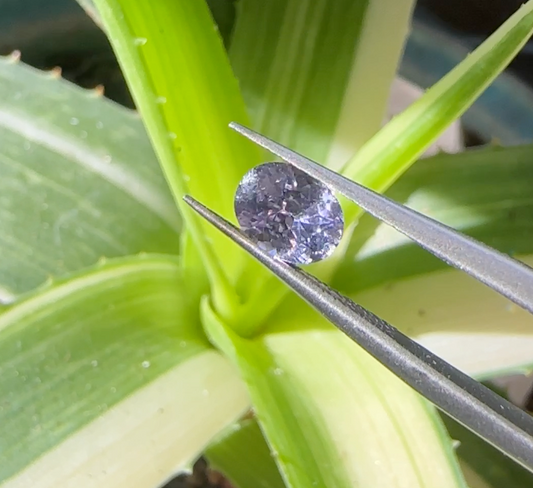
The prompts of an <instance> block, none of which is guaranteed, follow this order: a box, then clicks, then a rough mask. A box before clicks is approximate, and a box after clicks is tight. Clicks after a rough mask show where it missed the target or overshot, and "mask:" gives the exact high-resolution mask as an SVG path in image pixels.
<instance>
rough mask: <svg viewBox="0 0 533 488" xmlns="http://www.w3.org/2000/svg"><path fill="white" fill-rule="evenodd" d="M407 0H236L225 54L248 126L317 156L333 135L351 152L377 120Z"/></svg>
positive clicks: (404, 29)
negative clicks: (244, 105) (243, 103)
mask: <svg viewBox="0 0 533 488" xmlns="http://www.w3.org/2000/svg"><path fill="white" fill-rule="evenodd" d="M412 5H413V2H412V1H411V0H400V1H398V0H377V1H376V0H372V1H369V0H362V1H357V2H353V1H352V0H341V1H337V2H335V3H334V4H331V3H330V2H328V1H327V0H317V1H312V2H309V1H305V2H302V1H301V0H288V1H287V0H274V1H269V2H261V1H257V0H242V1H241V2H239V4H238V16H237V22H236V24H235V29H234V33H233V38H232V42H231V48H230V58H231V62H232V66H233V68H234V70H235V73H236V75H237V77H238V78H239V81H240V84H241V89H242V91H243V95H244V97H245V99H246V102H247V106H248V108H249V110H250V114H251V118H252V122H253V126H254V128H255V129H256V130H258V131H260V132H262V133H264V134H265V135H267V136H268V137H271V138H273V139H275V140H277V141H278V142H280V143H282V144H286V145H288V146H290V147H291V148H292V149H294V150H296V151H300V152H302V153H304V154H306V155H308V156H309V157H312V158H314V159H317V160H319V161H325V160H326V159H328V154H329V152H330V149H331V147H332V144H333V143H334V142H336V143H338V144H342V145H344V144H346V143H347V144H348V146H349V148H348V154H347V155H346V157H350V156H352V154H353V152H354V151H355V150H356V149H357V148H358V147H359V146H360V145H361V144H362V143H364V142H366V140H367V139H368V138H369V137H370V136H372V135H373V134H374V133H375V132H376V131H377V130H378V129H379V128H380V126H381V123H382V121H383V118H384V115H385V110H386V104H387V101H388V98H389V92H390V85H391V83H392V80H393V78H394V76H395V72H396V67H397V64H398V60H399V58H400V55H401V52H402V48H403V43H404V40H405V37H406V35H407V29H408V24H409V20H410V14H411V9H412ZM258 26H260V28H258ZM376 59H380V63H379V66H377V65H376V63H375V60H376ZM369 86H370V87H371V89H370V90H368V88H369ZM354 113H355V117H354ZM346 119H348V120H346ZM347 126H350V129H349V132H348V134H346V128H347ZM347 135H348V137H347ZM347 138H348V139H349V142H348V141H346V139H347ZM344 151H346V148H344ZM341 154H344V153H341ZM337 157H338V154H337ZM337 163H338V161H337Z"/></svg>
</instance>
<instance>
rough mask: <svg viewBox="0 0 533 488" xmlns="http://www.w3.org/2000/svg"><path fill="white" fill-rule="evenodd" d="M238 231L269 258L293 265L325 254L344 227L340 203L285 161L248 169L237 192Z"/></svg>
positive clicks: (326, 189) (333, 247)
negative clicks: (266, 253) (254, 243)
mask: <svg viewBox="0 0 533 488" xmlns="http://www.w3.org/2000/svg"><path fill="white" fill-rule="evenodd" d="M235 214H236V215H237V220H238V221H239V224H240V226H241V230H242V231H243V232H244V233H245V234H246V235H248V236H249V237H250V238H251V239H253V240H254V241H255V242H257V245H258V246H259V247H260V248H261V249H263V250H264V251H266V252H268V253H269V254H270V255H271V256H272V257H277V258H279V259H281V260H283V261H286V262H288V263H293V264H309V263H313V262H315V261H320V260H322V259H325V258H327V257H328V256H330V255H331V253H332V252H333V251H334V250H335V248H336V247H337V245H338V244H339V242H340V240H341V237H342V233H343V230H344V218H343V214H342V209H341V206H340V204H339V202H338V200H337V199H336V198H335V196H334V195H333V193H332V192H331V190H330V189H329V188H328V187H327V186H325V185H324V184H322V183H320V182H319V181H318V180H316V179H315V178H313V177H311V176H308V175H307V174H306V173H304V172H303V171H301V170H299V169H297V168H295V167H293V166H291V165H290V164H286V163H265V164H262V165H260V166H256V167H255V168H252V169H251V170H250V171H248V173H246V175H244V177H243V179H242V180H241V182H240V184H239V187H238V188H237V192H236V194H235Z"/></svg>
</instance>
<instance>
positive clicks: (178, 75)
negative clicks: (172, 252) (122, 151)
mask: <svg viewBox="0 0 533 488" xmlns="http://www.w3.org/2000/svg"><path fill="white" fill-rule="evenodd" d="M95 4H96V6H97V7H98V10H99V12H100V15H101V17H102V20H103V22H104V25H105V27H106V30H107V32H108V34H109V38H110V41H111V44H112V45H113V48H114V50H115V53H116V55H117V58H118V60H119V63H120V64H121V66H122V69H123V72H124V75H125V77H126V80H127V82H128V84H129V86H130V89H131V91H132V94H133V97H134V99H135V102H136V104H137V107H138V108H139V111H140V113H141V115H142V117H143V120H144V122H145V124H146V127H147V130H148V133H149V135H150V137H151V139H152V142H153V144H154V147H155V150H156V153H157V154H158V156H159V160H160V162H161V165H162V167H163V170H164V173H165V175H166V177H167V181H168V183H169V185H170V187H171V190H172V193H173V194H174V197H175V199H176V202H177V204H178V206H179V207H180V209H181V211H182V213H183V216H184V219H185V220H186V222H187V225H188V229H189V231H190V232H191V234H192V236H193V239H194V241H195V244H196V246H197V247H198V248H199V250H200V252H201V254H202V257H203V259H204V263H205V265H206V267H207V269H208V271H209V273H210V276H211V279H212V282H213V283H214V284H215V288H214V292H215V294H216V293H219V292H220V293H222V294H224V298H223V299H222V301H223V302H224V301H228V300H229V301H231V292H230V291H229V287H228V286H227V283H226V278H225V275H224V273H223V272H222V271H221V270H220V267H222V268H223V269H224V272H225V273H227V275H228V276H229V277H230V278H231V279H234V278H235V277H236V274H237V273H238V271H239V270H240V268H241V265H242V263H243V260H244V258H245V255H244V254H243V253H242V252H241V251H240V250H238V249H237V247H236V246H234V245H233V244H231V243H230V242H229V241H228V240H226V239H223V238H221V235H220V233H218V232H217V231H216V229H213V228H212V226H209V225H208V224H206V223H201V222H200V220H198V219H196V218H193V215H192V213H191V212H190V209H188V208H187V207H186V206H185V205H184V204H183V203H182V200H181V197H182V196H183V195H184V194H185V193H190V194H192V195H193V196H194V197H195V198H197V199H198V200H200V201H201V202H202V203H204V204H206V205H208V206H209V207H211V208H213V209H215V210H216V211H217V212H219V213H221V214H222V215H224V216H225V217H226V218H230V219H233V194H234V191H235V189H236V187H237V184H238V182H239V180H240V178H241V177H242V175H243V174H244V173H245V172H246V171H247V170H248V169H249V168H251V167H252V166H254V165H256V164H257V163H258V162H259V150H258V149H257V148H256V147H255V146H254V145H253V144H251V143H250V142H248V141H246V140H245V139H244V138H242V137H239V136H238V135H237V134H234V133H232V131H231V130H230V129H229V128H228V124H229V122H230V121H232V120H237V121H241V122H242V123H244V124H246V123H247V117H246V114H245V107H244V103H243V101H242V100H241V98H240V93H239V89H238V85H237V82H236V80H235V78H234V77H233V74H232V72H231V68H230V66H229V62H228V59H227V57H226V53H225V51H224V46H223V44H222V41H221V39H220V37H219V35H218V33H217V32H216V29H215V26H214V25H213V20H212V18H211V16H210V13H209V9H208V7H207V5H206V3H205V2H204V1H203V0H192V1H191V0H160V1H157V2H131V1H129V0H95ZM204 233H205V234H207V236H208V237H209V239H210V240H212V244H213V246H212V249H211V247H210V246H209V245H208V244H207V242H206V240H205V238H204V235H203V234H204ZM213 252H214V253H215V254H216V257H215V256H213ZM225 305H227V304H225V303H223V304H222V306H225Z"/></svg>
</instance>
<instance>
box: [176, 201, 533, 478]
mask: <svg viewBox="0 0 533 488" xmlns="http://www.w3.org/2000/svg"><path fill="white" fill-rule="evenodd" d="M185 201H186V202H187V203H188V204H189V205H190V206H191V207H192V208H193V209H194V210H196V212H198V213H199V214H200V215H201V216H202V217H204V218H205V219H206V220H208V221H209V222H211V223H212V224H213V225H214V226H215V227H217V228H218V229H219V230H221V231H222V232H223V233H224V234H226V235H227V236H228V237H230V238H231V239H232V240H233V241H234V242H236V243H237V244H238V245H240V246H241V247H242V248H244V249H245V250H246V251H248V252H249V253H250V254H251V255H252V256H254V257H255V258H256V259H258V260H259V261H260V262H261V263H263V264H264V265H265V266H266V267H267V268H268V269H270V270H271V271H272V272H273V273H274V274H276V276H277V277H278V278H279V279H280V280H282V281H283V282H285V283H286V284H287V285H288V286H290V287H291V288H292V289H293V290H294V291H295V292H296V293H298V295H300V296H301V297H302V298H303V299H304V300H306V301H307V302H308V303H309V304H310V305H312V306H313V307H314V308H315V309H317V310H318V311H319V312H320V313H321V314H322V315H324V316H325V317H326V318H327V319H328V320H329V321H331V322H332V323H333V324H335V325H336V326H337V327H338V328H339V329H340V330H342V331H343V332H344V333H345V334H346V335H348V336H349V337H350V338H351V339H353V340H354V341H355V342H357V343H358V344H359V345H360V346H361V347H363V348H364V349H365V350H366V351H367V352H369V353H370V354H371V355H372V356H374V357H375V358H376V359H377V360H378V361H380V362H381V363H382V364H384V365H385V366H386V367H387V368H388V369H390V370H391V371H392V372H394V373H395V374H396V375H397V376H398V377H400V378H401V379H402V380H403V381H405V382H406V383H407V384H408V385H410V386H411V387H412V388H414V389H415V390H416V391H418V392H419V393H421V394H422V395H424V396H425V397H426V398H427V399H428V400H430V401H431V402H432V403H434V404H435V405H436V406H437V407H438V408H440V409H441V410H442V411H444V412H446V413H447V414H448V415H450V416H451V417H453V418H454V419H456V420H457V421H458V422H460V423H461V424H463V425H464V426H465V427H467V428H469V429H471V430H472V431H473V432H475V433H477V434H478V435H479V436H481V437H482V438H483V439H485V440H486V441H488V442H489V443H491V444H492V445H494V446H495V447H496V448H498V449H500V450H501V451H502V452H504V453H506V454H507V455H508V456H510V457H512V458H513V459H515V460H516V461H517V462H518V463H520V464H522V465H523V466H524V467H525V468H527V469H529V470H530V471H532V472H533V418H532V417H530V416H529V415H527V414H526V413H524V412H523V411H521V410H520V409H518V408H517V407H515V406H514V405H512V404H511V403H509V402H507V401H506V400H504V399H503V398H501V397H499V396H498V395H496V394H495V393H494V392H492V391H491V390H489V389H488V388H486V387H485V386H483V385H481V384H480V383H478V382H477V381H475V380H473V379H472V378H470V377H469V376H467V375H465V374H464V373H462V372H460V371H459V370H458V369H456V368H454V367H453V366H451V365H450V364H448V363H447V362H445V361H443V360H442V359H440V358H439V357H438V356H435V355H434V354H433V353H431V352H430V351H428V350H427V349H425V348H424V347H422V346H421V345H419V344H418V343H416V342H414V341H413V340H411V339H409V338H408V337H407V336H405V335H404V334H402V333H401V332H399V331H398V330H397V329H395V328H394V327H392V326H391V325H389V324H388V323H387V322H385V321H383V320H381V319H380V318H379V317H377V316H375V315H374V314H372V313H371V312H369V311H368V310H366V309H364V308H363V307H361V306H360V305H357V304H355V303H354V302H352V301H351V300H349V299H348V298H346V297H344V296H342V295H340V294H339V293H337V292H335V291H334V290H332V289H330V288H329V287H328V286H327V285H325V284H324V283H321V282H320V281H318V280H317V279H316V278H313V277H312V276H310V275H308V274H307V273H305V272H303V271H302V270H300V269H298V268H294V267H292V266H290V265H289V264H287V263H284V262H282V261H279V260H276V259H273V258H271V257H270V256H269V255H268V254H267V253H265V252H263V251H262V250H261V249H259V248H258V247H257V246H256V245H255V244H254V243H253V242H252V241H251V240H250V239H249V238H248V237H247V236H246V235H244V234H243V233H241V232H240V231H239V230H238V229H237V228H236V227H234V226H233V225H232V224H230V223H229V222H227V221H226V220H224V219H223V218H222V217H220V216H218V215H217V214H215V213H213V212H212V211H211V210H209V209H208V208H206V207H204V206H203V205H202V204H200V203H198V202H197V201H196V200H194V199H193V198H191V197H188V196H186V197H185Z"/></svg>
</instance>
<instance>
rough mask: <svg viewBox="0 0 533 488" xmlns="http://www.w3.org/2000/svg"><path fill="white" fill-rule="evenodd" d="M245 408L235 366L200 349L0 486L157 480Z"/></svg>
mask: <svg viewBox="0 0 533 488" xmlns="http://www.w3.org/2000/svg"><path fill="white" fill-rule="evenodd" d="M247 406H248V397H247V395H246V390H245V388H244V386H243V384H242V381H241V380H240V378H239V377H238V375H237V374H236V371H235V368H234V366H233V365H232V364H230V363H229V362H228V361H227V360H226V359H225V358H223V357H222V356H221V355H220V354H218V353H216V352H215V351H213V350H204V351H203V352H199V353H198V354H197V355H196V356H194V357H191V358H189V359H187V360H185V361H183V362H182V363H180V364H179V365H177V366H176V367H174V368H172V369H171V370H170V371H168V372H167V373H165V374H163V375H162V376H160V377H158V378H157V379H155V380H154V381H153V382H151V383H149V384H148V385H146V386H144V387H143V388H141V389H139V390H138V391H136V392H135V393H133V394H132V395H131V396H129V397H128V398H126V399H125V400H123V401H122V402H121V403H119V404H118V405H117V406H116V407H114V408H111V409H110V410H109V411H107V412H106V413H104V414H101V415H99V416H98V418H97V419H96V420H94V421H93V422H92V423H90V424H88V425H87V426H86V427H84V428H82V429H81V430H80V431H78V432H76V433H75V434H74V435H72V436H70V437H69V438H68V439H66V440H65V441H64V442H63V443H62V444H60V445H59V446H57V447H56V448H55V449H53V450H51V451H49V452H47V453H46V454H44V456H42V457H41V458H39V459H37V460H36V461H35V462H34V463H32V464H31V465H29V466H28V467H26V468H25V469H24V470H23V471H22V472H20V473H18V474H17V475H15V477H14V478H11V479H9V480H8V481H6V483H5V484H0V486H2V487H3V488H20V487H21V486H39V488H55V487H57V486H83V487H88V488H146V487H154V486H161V485H162V484H163V483H164V482H166V481H168V479H169V478H170V477H172V476H173V475H174V474H175V473H176V472H177V471H178V470H179V469H181V468H183V467H185V465H188V464H189V463H190V462H192V461H193V460H194V459H195V458H196V457H197V456H198V455H199V453H200V452H201V451H202V449H203V448H204V447H205V445H206V444H207V443H208V442H209V440H210V439H211V438H212V437H213V435H215V434H216V433H217V432H219V431H220V430H221V429H224V428H225V427H226V426H227V425H229V424H231V422H233V421H235V420H236V418H237V417H238V416H240V415H241V414H242V413H243V411H244V410H245V409H246V408H247Z"/></svg>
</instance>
